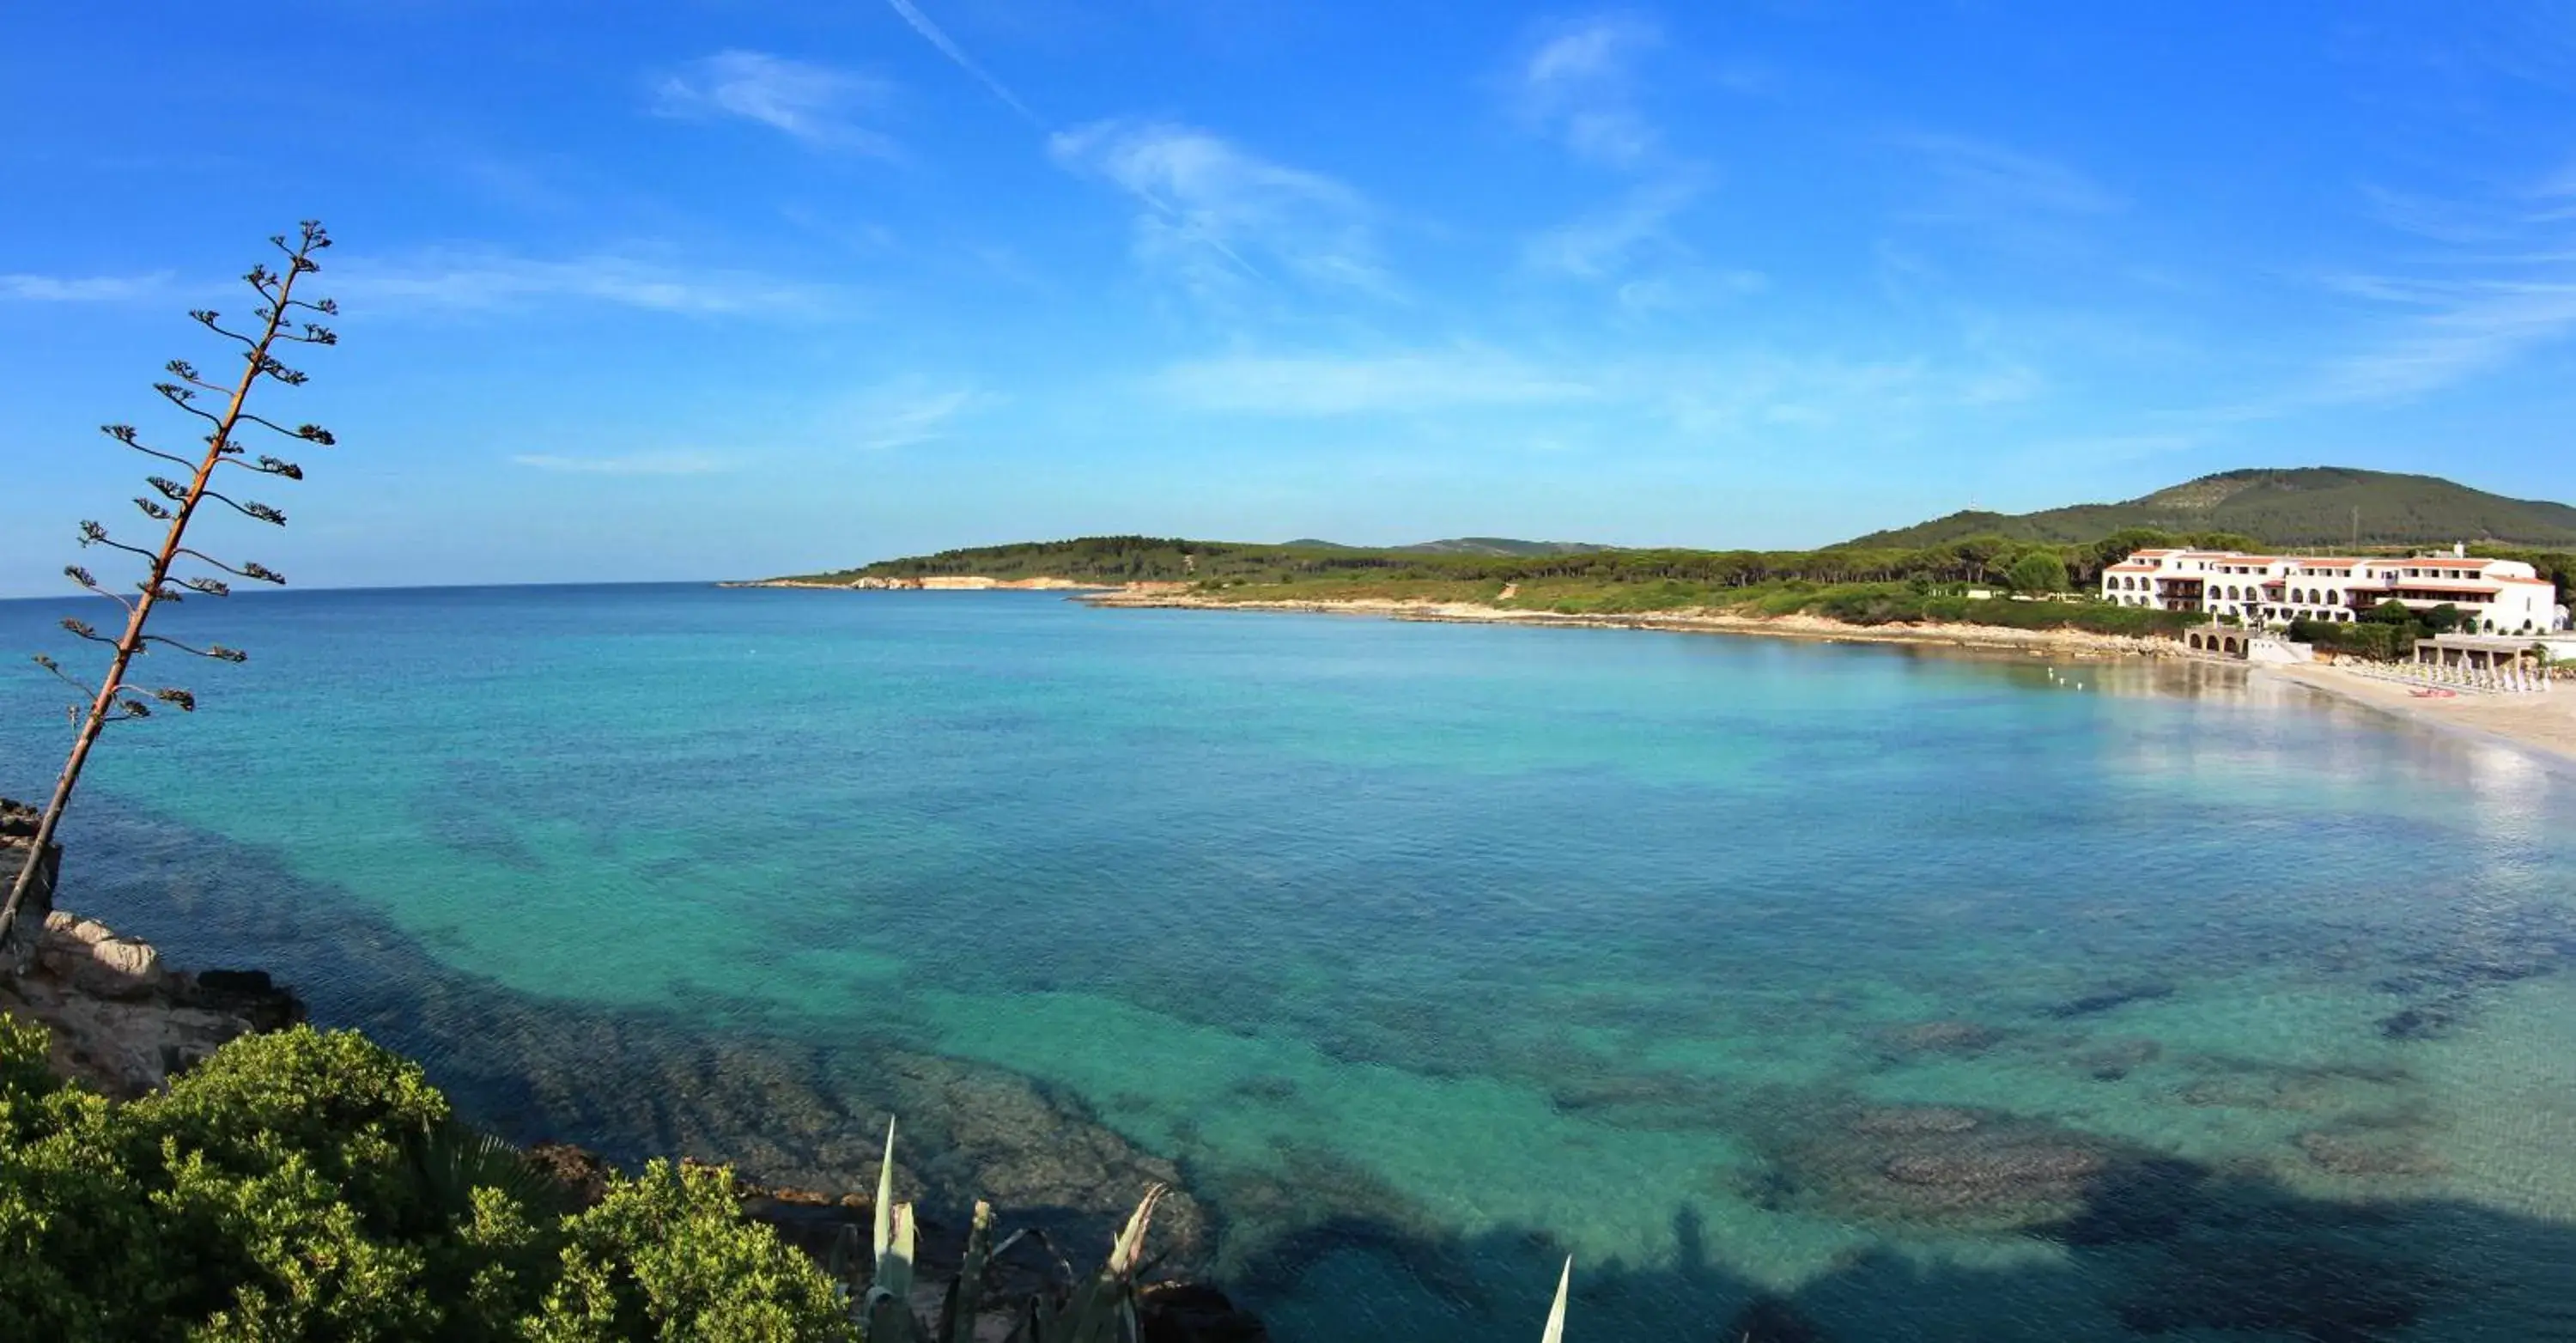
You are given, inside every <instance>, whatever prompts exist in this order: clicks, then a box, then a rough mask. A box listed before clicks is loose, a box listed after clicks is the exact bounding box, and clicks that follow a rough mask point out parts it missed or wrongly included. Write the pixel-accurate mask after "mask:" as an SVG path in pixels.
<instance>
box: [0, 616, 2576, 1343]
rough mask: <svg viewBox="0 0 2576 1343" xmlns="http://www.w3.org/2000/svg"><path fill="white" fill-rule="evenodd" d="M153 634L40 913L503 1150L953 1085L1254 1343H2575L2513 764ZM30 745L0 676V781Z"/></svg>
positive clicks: (781, 1113) (2140, 675)
mask: <svg viewBox="0 0 2576 1343" xmlns="http://www.w3.org/2000/svg"><path fill="white" fill-rule="evenodd" d="M64 609H76V608H65V607H61V606H60V605H58V604H50V603H29V602H18V603H6V604H0V648H21V649H40V648H41V649H47V650H49V651H54V652H56V653H57V654H58V655H62V656H65V657H66V658H67V659H70V660H72V661H73V663H74V665H75V666H76V667H77V666H78V665H79V659H77V658H76V657H74V652H75V651H76V650H66V649H65V648H64V647H63V644H64V642H65V641H63V640H62V639H60V637H59V636H52V635H49V634H48V633H47V626H48V625H49V624H50V621H51V619H52V617H53V616H54V615H56V614H59V613H60V611H61V610H64ZM176 614H177V616H178V617H179V618H178V619H177V620H176V621H175V622H174V623H173V625H172V626H171V627H170V631H169V632H171V633H173V634H185V633H188V632H189V631H190V630H196V631H199V632H204V633H208V634H209V635H210V636H219V637H221V638H222V639H223V641H224V642H226V643H232V644H238V645H240V646H243V647H246V648H248V649H249V650H250V651H251V653H252V661H251V662H250V663H248V664H247V665H245V666H242V667H238V668H231V667H214V666H206V665H201V664H193V663H191V664H187V665H184V666H179V667H164V668H160V669H158V670H160V671H163V672H165V673H167V674H168V675H169V676H170V677H171V679H177V680H181V681H183V683H185V684H188V685H190V686H192V687H193V688H194V689H196V690H197V691H198V693H199V695H200V698H201V700H202V701H203V703H204V706H205V707H204V708H203V710H202V711H201V712H199V713H197V714H195V715H193V716H192V717H190V718H188V719H186V720H184V721H182V720H179V716H178V715H175V714H171V715H164V716H163V717H160V718H156V719H155V720H154V721H152V722H150V723H148V724H139V725H128V726H122V727H119V728H117V729H115V730H114V740H112V741H111V742H110V743H109V745H108V746H107V747H106V748H104V749H103V750H102V752H101V754H100V756H99V759H98V763H97V765H96V767H95V769H94V771H93V773H92V775H91V778H90V781H89V783H88V784H87V786H86V791H85V793H84V797H83V802H82V805H81V807H80V809H79V810H78V812H77V813H76V815H77V817H78V819H77V822H76V824H75V825H74V826H73V827H72V829H71V831H70V834H69V840H70V844H71V846H72V853H71V858H70V861H69V863H68V864H67V873H66V877H67V885H68V888H69V889H68V890H67V893H66V903H71V904H76V905H86V906H88V907H89V908H90V909H91V910H93V911H95V912H98V913H100V914H102V915H103V916H105V917H107V918H108V919H109V920H110V921H111V922H114V923H117V924H119V925H120V926H124V927H127V928H130V929H131V930H132V931H135V932H137V933H139V934H141V935H143V936H146V937H150V938H153V939H155V940H157V941H161V942H163V943H165V944H166V945H167V946H168V948H169V949H170V950H171V951H172V953H173V954H174V955H175V956H177V957H178V958H179V959H180V960H181V961H183V962H187V961H195V962H198V963H206V962H210V961H235V962H243V963H260V964H269V965H274V966H277V967H280V968H281V969H283V970H285V971H286V972H287V973H288V975H289V976H290V977H291V978H293V979H294V980H295V982H296V983H297V985H298V987H299V988H300V989H302V990H303V991H304V992H305V993H306V994H307V996H308V997H309V998H310V999H311V1000H312V1002H313V1004H314V1006H315V1010H316V1014H317V1016H318V1017H320V1018H321V1019H323V1020H324V1021H325V1022H344V1023H358V1024H364V1025H366V1026H367V1027H368V1028H369V1029H371V1030H373V1031H376V1032H377V1033H379V1034H380V1035H385V1036H388V1037H390V1038H391V1039H393V1040H394V1041H395V1042H396V1043H397V1044H398V1045H400V1046H401V1047H403V1048H406V1049H409V1050H412V1051H413V1052H416V1053H418V1054H420V1055H421V1056H422V1057H424V1058H425V1059H427V1060H428V1061H429V1062H430V1064H431V1066H432V1070H433V1073H434V1074H435V1075H436V1076H437V1078H438V1080H439V1081H441V1082H442V1084H444V1085H446V1086H448V1087H449V1088H450V1089H451V1091H452V1092H453V1093H454V1094H455V1095H456V1096H457V1097H458V1099H459V1101H460V1103H461V1104H462V1105H464V1106H465V1107H466V1108H467V1109H468V1110H469V1111H471V1112H474V1113H476V1114H477V1115H478V1116H481V1117H484V1118H485V1119H487V1121H489V1122H493V1123H495V1124H497V1125H500V1126H502V1127H504V1128H508V1129H511V1130H512V1131H514V1132H517V1133H520V1134H522V1135H532V1134H535V1133H539V1132H543V1133H547V1134H550V1135H552V1136H564V1137H572V1138H576V1139H582V1138H589V1139H591V1140H594V1141H598V1142H601V1143H602V1144H603V1145H605V1146H608V1147H610V1148H611V1149H612V1150H619V1148H620V1144H621V1143H624V1144H628V1145H632V1144H634V1143H637V1142H643V1141H659V1142H664V1143H676V1144H679V1145H685V1146H689V1147H692V1148H694V1149H697V1150H702V1151H706V1152H710V1153H713V1154H720V1155H729V1156H735V1157H739V1158H741V1159H743V1160H745V1161H746V1162H749V1163H751V1164H753V1165H756V1166H762V1167H764V1168H765V1169H770V1170H771V1171H772V1172H773V1173H782V1174H790V1175H800V1176H802V1177H804V1178H815V1179H822V1178H828V1177H830V1176H832V1175H833V1174H835V1173H839V1172H843V1171H844V1170H845V1168H846V1166H847V1164H848V1163H847V1161H846V1160H845V1157H846V1155H847V1153H849V1152H850V1151H853V1150H857V1149H858V1147H859V1146H860V1145H862V1144H863V1143H864V1142H865V1141H866V1136H865V1135H864V1134H863V1133H861V1132H859V1130H860V1129H861V1127H862V1125H861V1124H859V1123H858V1122H857V1121H858V1117H859V1116H861V1115H862V1114H864V1113H869V1112H870V1106H871V1105H873V1104H875V1103H877V1101H878V1100H879V1099H881V1098H882V1097H883V1096H884V1095H885V1094H887V1093H886V1092H885V1091H884V1090H883V1088H882V1087H881V1086H879V1084H878V1082H877V1081H876V1080H875V1079H876V1078H877V1077H878V1076H879V1075H880V1074H881V1073H882V1070H883V1069H884V1068H885V1067H887V1066H888V1065H887V1064H886V1062H885V1061H886V1060H888V1059H898V1058H905V1057H915V1056H939V1057H943V1058H948V1059H954V1060H966V1061H971V1062H974V1063H977V1064H983V1065H991V1066H992V1067H994V1068H996V1069H999V1070H1003V1071H1004V1072H1006V1073H1007V1074H1011V1075H1016V1076H1018V1077H1021V1078H1026V1079H1030V1080H1032V1081H1033V1082H1035V1083H1036V1084H1038V1086H1039V1087H1040V1088H1041V1090H1042V1091H1043V1092H1045V1093H1046V1094H1049V1095H1052V1096H1055V1097H1058V1098H1060V1099H1061V1100H1062V1101H1063V1102H1064V1103H1065V1104H1066V1105H1069V1106H1070V1107H1072V1108H1073V1109H1075V1110H1079V1111H1083V1112H1087V1113H1089V1114H1090V1115H1093V1116H1095V1117H1096V1118H1097V1120H1098V1121H1099V1122H1100V1123H1102V1124H1104V1125H1105V1126H1107V1128H1109V1129H1110V1130H1113V1131H1115V1132H1116V1133H1117V1134H1119V1135H1121V1136H1123V1137H1124V1138H1125V1139H1127V1140H1128V1141H1129V1142H1130V1143H1132V1144H1134V1145H1135V1146H1136V1147H1138V1148H1141V1149H1143V1150H1144V1151H1147V1152H1150V1153H1153V1154H1156V1155H1159V1156H1162V1157H1166V1158H1169V1159H1171V1160H1174V1161H1176V1162H1178V1163H1179V1165H1180V1168H1181V1170H1182V1171H1183V1172H1184V1175H1185V1177H1186V1179H1187V1181H1188V1183H1189V1184H1190V1186H1191V1187H1192V1189H1193V1190H1194V1191H1196V1192H1197V1193H1199V1194H1200V1195H1201V1196H1202V1197H1203V1198H1205V1199H1206V1200H1207V1201H1208V1203H1209V1204H1210V1205H1211V1207H1212V1209H1213V1211H1214V1213H1215V1214H1216V1216H1217V1217H1218V1218H1219V1219H1220V1222H1221V1225H1222V1227H1223V1234H1222V1241H1221V1243H1220V1244H1219V1245H1217V1246H1216V1247H1214V1257H1215V1260H1216V1262H1217V1264H1218V1266H1219V1268H1220V1270H1221V1271H1223V1272H1224V1273H1226V1274H1227V1275H1228V1277H1229V1279H1230V1281H1232V1282H1233V1284H1234V1285H1236V1286H1237V1287H1238V1288H1240V1289H1241V1290H1242V1291H1244V1292H1245V1293H1246V1294H1247V1295H1250V1296H1252V1297H1253V1298H1254V1299H1256V1300H1257V1301H1258V1302H1259V1303H1260V1304H1261V1306H1262V1307H1263V1308H1264V1309H1265V1311H1266V1312H1267V1313H1268V1315H1269V1316H1270V1318H1271V1319H1272V1321H1273V1323H1274V1328H1275V1330H1276V1333H1277V1335H1278V1336H1279V1337H1280V1338H1281V1339H1282V1340H1283V1343H1322V1340H1329V1339H1341V1338H1356V1337H1385V1338H1406V1339H1422V1340H1435V1341H1436V1340H1452V1339H1455V1340H1466V1339H1485V1338H1494V1337H1520V1336H1529V1337H1534V1336H1535V1334H1536V1325H1537V1321H1538V1319H1539V1317H1540V1316H1541V1315H1543V1314H1544V1311H1545V1298H1546V1294H1547V1292H1548V1290H1549V1288H1550V1287H1552V1285H1553V1274H1554V1265H1555V1262H1556V1260H1557V1258H1558V1257H1559V1256H1560V1255H1562V1254H1564V1253H1568V1252H1570V1253H1572V1254H1573V1255H1574V1256H1575V1260H1576V1282H1577V1292H1576V1303H1575V1310H1574V1317H1573V1319H1574V1322H1573V1326H1572V1327H1571V1329H1570V1330H1569V1336H1570V1337H1574V1338H1578V1339H1579V1338H1614V1337H1626V1338H1665V1337H1669V1338H1676V1339H1679V1338H1693V1339H1704V1338H1709V1337H1714V1336H1716V1334H1717V1331H1718V1330H1719V1329H1720V1327H1721V1326H1723V1325H1725V1324H1726V1323H1727V1322H1728V1321H1729V1320H1730V1319H1733V1318H1736V1317H1737V1313H1738V1312H1739V1311H1741V1310H1743V1309H1745V1308H1746V1306H1747V1304H1748V1303H1749V1302H1752V1301H1754V1300H1755V1299H1756V1298H1758V1297H1768V1298H1770V1300H1771V1302H1772V1304H1771V1305H1769V1306H1765V1307H1762V1309H1766V1310H1773V1311H1779V1310H1786V1311H1790V1312H1794V1313H1795V1314H1796V1315H1798V1316H1799V1317H1801V1318H1802V1319H1804V1320H1806V1321H1808V1322H1810V1323H1812V1324H1813V1325H1815V1326H1816V1327H1818V1328H1821V1329H1822V1330H1823V1331H1824V1332H1825V1334H1826V1336H1828V1337H1831V1338H1834V1339H1838V1340H1856V1339H1941V1340H1950V1339H1956V1340H1970V1339H1974V1340H1980V1341H1981V1343H1984V1341H1991V1340H2019V1339H2028V1340H2034V1341H2035V1340H2042V1339H2048V1340H2056V1339H2076V1338H2105V1339H2116V1338H2128V1337H2141V1336H2156V1337H2165V1338H2183V1339H2212V1340H2216V1339H2229V1340H2238V1339H2269V1338H2279V1339H2293V1338H2309V1339H2369V1338H2389V1339H2479V1340H2484V1339H2498V1340H2501V1339H2529V1338H2576V1048H2571V1043H2576V977H2571V976H2570V975H2569V974H2567V973H2566V970H2567V968H2568V964H2569V962H2570V960H2571V957H2576V910H2571V894H2576V893H2572V892H2571V889H2570V888H2571V880H2570V876H2571V873H2576V865H2571V861H2570V860H2571V858H2576V835H2571V830H2570V827H2569V826H2568V821H2569V820H2570V819H2571V818H2576V784H2571V781H2570V780H2569V779H2568V778H2567V777H2566V776H2564V775H2563V774H2558V773H2553V772H2552V771H2551V770H2550V769H2548V768H2545V767H2543V766H2541V765H2539V764H2537V763H2535V762H2533V761H2531V760H2529V759H2527V758H2525V757H2522V756H2520V755H2517V754H2515V753H2512V752H2510V751H2506V750H2503V749H2500V748H2496V747H2491V746H2481V745H2471V744H2464V743H2460V742H2455V741H2449V740H2441V739H2435V738H2432V737H2428V736H2424V735H2421V734H2418V733H2413V732H2410V731H2408V730H2405V729H2402V728H2399V727H2397V726H2394V725H2392V724H2388V723H2385V722H2382V721H2379V720H2376V719H2374V718H2372V717H2370V716H2368V715H2366V714H2362V713H2359V712H2357V711H2352V710H2346V709H2337V708H2335V707H2333V706H2330V705H2327V704H2324V703H2323V702H2321V701H2316V700H2314V699H2312V698H2311V697H2309V696H2308V695H2307V694H2306V692H2304V691H2300V690H2297V689H2295V688H2293V687H2287V686H2282V685H2278V684H2271V683H2263V682H2259V681H2257V682H2251V683H2249V682H2248V681H2247V679H2246V678H2245V677H2244V676H2242V675H2241V674H2240V673H2236V672H2233V671H2230V670H2228V669H2223V668H2170V667H2166V668H2158V667H2151V666H2147V665H2144V664H2137V665H2105V664H2099V663H2063V662H2050V661H2048V660H2044V659H2040V658H2034V657H2019V658H2010V659H1968V658H1954V657H1943V656H1936V655H1928V654H1922V653H1917V652H1913V651H1908V650H1901V649H1893V648H1881V647H1839V646H1817V645H1802V644H1791V643H1784V642H1774V641H1767V640H1750V639H1734V638H1722V637H1695V636H1687V635H1665V634H1647V633H1639V632H1626V631H1592V630H1549V629H1522V628H1484V627H1467V626H1455V625H1431V624H1407V623H1395V622H1384V621H1375V620H1361V619H1343V618H1334V617H1309V616H1286V615H1268V614H1236V613H1195V612H1160V611H1094V610H1091V609H1088V608H1085V607H1082V606H1080V605H1078V604H1074V603H1069V602H1065V601H1062V600H1059V599H1057V598H1055V597H1053V596H1050V595H1046V594H1021V593H978V594H969V593H882V594H860V593H823V592H803V591H775V590H718V589H712V588H700V587H613V588H523V589H477V590H422V591H406V592H370V593H311V594H292V595H281V596H272V597H260V598H248V599H240V600H236V601H234V602H231V603H229V604H217V603H213V602H192V603H190V604H189V605H188V606H186V607H184V608H181V609H180V610H179V611H178V612H177V613H176ZM162 660H165V661H167V660H174V659H162ZM58 698H59V696H57V695H55V694H54V693H53V691H52V690H51V689H49V688H48V683H47V682H46V681H45V680H44V679H42V678H41V677H40V676H39V675H37V674H35V673H32V672H30V673H29V674H27V675H24V676H19V675H14V674H12V675H8V676H7V677H6V678H5V679H0V792H6V793H8V794H11V795H14V796H21V797H27V796H37V795H40V794H41V791H42V789H43V788H44V787H45V785H46V783H47V781H48V780H49V779H50V775H51V770H52V769H53V767H54V764H55V762H56V760H57V759H58V753H59V750H60V747H61V744H62V741H63V729H62V727H61V725H60V722H61V720H60V719H59V717H49V716H48V715H49V714H50V713H51V712H52V710H53V708H54V704H55V701H56V700H57V699H58ZM727 1051H733V1052H727ZM719 1057H721V1058H726V1059H733V1060H736V1061H735V1062H730V1063H709V1062H707V1060H708V1059H711V1058H719ZM743 1059H756V1060H759V1062H757V1063H744V1062H740V1061H739V1060H743ZM780 1060H785V1062H781V1061H780ZM656 1068H658V1069H660V1070H661V1071H659V1072H658V1073H657V1072H654V1071H653V1070H654V1069H656ZM763 1070H766V1071H763ZM674 1077H678V1078H683V1079H689V1078H697V1079H703V1086H702V1087H701V1088H700V1089H699V1090H696V1091H692V1090H691V1085H692V1084H691V1083H689V1082H688V1081H686V1080H684V1081H682V1082H680V1083H677V1084H675V1083H674V1082H673V1081H672V1080H671V1079H672V1078H674ZM745 1078H753V1079H755V1080H753V1081H745V1080H744V1079H745ZM761 1078H766V1079H769V1080H767V1081H761V1080H757V1079H761ZM675 1086H676V1087H677V1090H676V1091H675V1090H673V1088H674V1087H675ZM681 1093H688V1094H686V1095H685V1096H682V1094H681ZM903 1094H905V1095H912V1094H914V1093H903ZM836 1097H838V1098H840V1099H838V1100H836V1099H834V1098H836ZM818 1098H819V1099H818ZM886 1103H887V1104H890V1105H898V1106H899V1105H901V1104H905V1103H914V1104H920V1105H933V1104H940V1103H947V1102H935V1101H915V1102H904V1101H890V1102H886ZM956 1103H958V1104H964V1103H965V1102H956ZM817 1116H821V1117H820V1118H818V1117H817ZM845 1119H846V1120H847V1121H848V1122H846V1123H844V1122H843V1121H844V1120H845ZM844 1128H846V1129H848V1130H849V1132H846V1133H845V1132H841V1131H840V1130H841V1129H844ZM930 1131H932V1132H938V1131H940V1130H939V1129H938V1126H937V1124H936V1123H935V1122H934V1123H933V1124H932V1127H931V1130H930ZM638 1135H641V1136H640V1137H639V1136H638ZM782 1135H788V1136H782ZM923 1157H924V1159H925V1160H931V1159H933V1157H932V1154H929V1153H924V1154H923ZM779 1167H786V1168H787V1169H786V1170H784V1171H779V1170H778V1169H777V1168H779ZM951 1174H952V1175H957V1173H956V1172H953V1171H952V1172H951ZM957 1178H959V1179H970V1178H971V1176H970V1175H958V1176H957Z"/></svg>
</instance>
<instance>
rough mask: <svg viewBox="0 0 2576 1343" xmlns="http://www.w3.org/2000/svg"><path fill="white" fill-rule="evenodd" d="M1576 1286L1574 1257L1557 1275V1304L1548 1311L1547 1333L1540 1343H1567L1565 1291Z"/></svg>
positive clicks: (1570, 1256) (1542, 1336) (1542, 1335)
mask: <svg viewBox="0 0 2576 1343" xmlns="http://www.w3.org/2000/svg"><path fill="white" fill-rule="evenodd" d="M1573 1285H1574V1256H1573V1255H1570V1254H1569V1255H1567V1256H1566V1257H1565V1268H1564V1270H1563V1271H1561V1272H1559V1273H1558V1274H1557V1275H1556V1304H1555V1305H1553V1306H1550V1307H1548V1310H1547V1332H1546V1333H1544V1334H1541V1335H1539V1343H1565V1289H1566V1288H1568V1287H1571V1286H1573Z"/></svg>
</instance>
